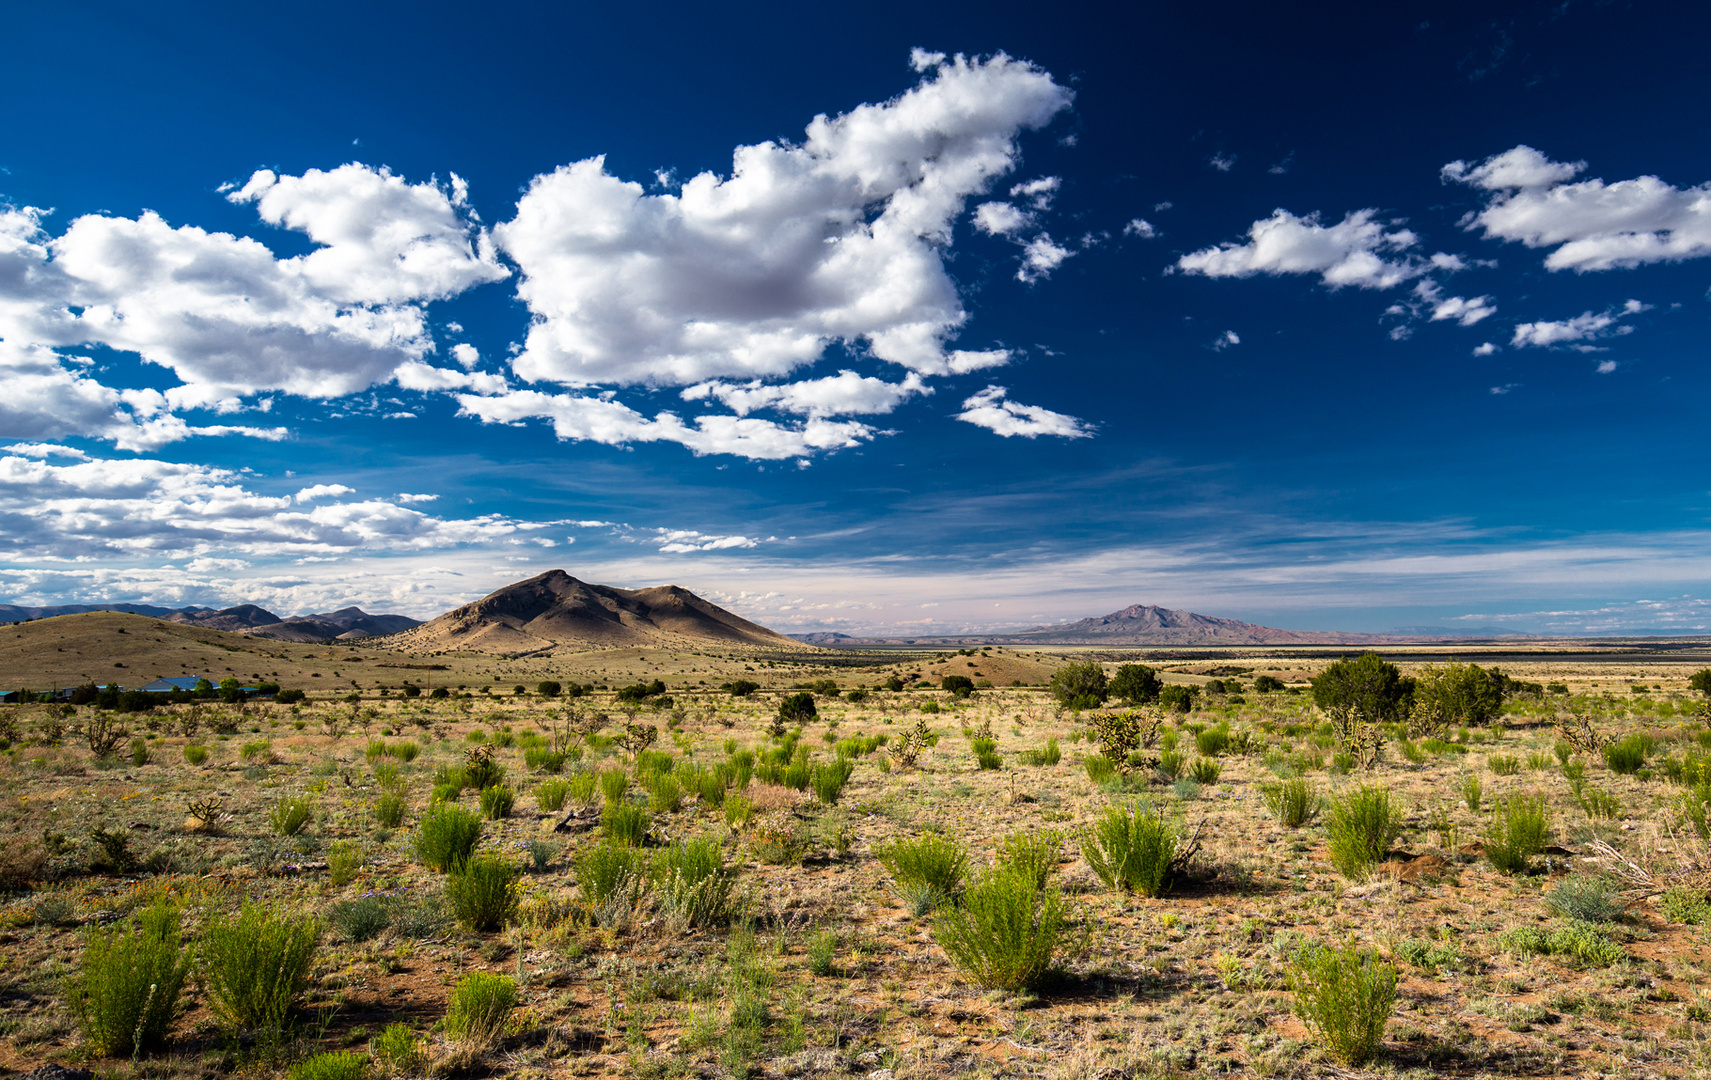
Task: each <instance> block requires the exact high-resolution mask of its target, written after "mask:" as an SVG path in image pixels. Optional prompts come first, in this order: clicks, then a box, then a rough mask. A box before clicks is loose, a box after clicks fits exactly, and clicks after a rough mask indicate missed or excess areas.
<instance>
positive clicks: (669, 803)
mask: <svg viewBox="0 0 1711 1080" xmlns="http://www.w3.org/2000/svg"><path fill="white" fill-rule="evenodd" d="M647 787H648V807H649V809H651V810H653V811H654V812H655V813H660V814H675V813H676V812H677V811H679V810H681V809H683V786H682V785H681V784H679V783H678V782H677V778H676V777H675V776H671V775H669V774H667V773H658V774H655V775H652V776H649V777H648V784H647Z"/></svg>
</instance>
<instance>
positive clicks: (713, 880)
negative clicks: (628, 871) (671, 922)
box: [654, 838, 736, 926]
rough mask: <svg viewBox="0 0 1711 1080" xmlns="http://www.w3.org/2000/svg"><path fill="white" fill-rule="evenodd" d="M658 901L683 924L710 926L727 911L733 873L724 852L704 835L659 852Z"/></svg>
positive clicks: (655, 868) (725, 914)
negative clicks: (726, 862) (726, 863)
mask: <svg viewBox="0 0 1711 1080" xmlns="http://www.w3.org/2000/svg"><path fill="white" fill-rule="evenodd" d="M654 876H655V878H656V880H657V882H658V888H659V897H660V902H661V903H662V904H663V905H664V907H665V909H666V911H667V912H669V913H670V914H671V915H672V917H673V918H675V919H677V920H678V921H679V922H680V923H682V924H684V925H686V926H711V925H713V924H715V923H718V922H722V921H723V920H724V919H725V918H726V917H727V916H728V915H729V914H730V901H731V888H732V886H733V885H734V884H735V883H736V873H735V871H733V870H730V869H728V868H727V867H726V866H725V853H724V850H723V849H721V848H720V847H719V845H718V843H717V842H716V841H713V840H709V839H706V838H698V839H695V840H688V841H683V842H680V843H676V844H673V845H671V846H670V847H668V848H666V849H665V850H663V851H661V852H660V853H659V858H658V860H657V861H656V863H655V864H654Z"/></svg>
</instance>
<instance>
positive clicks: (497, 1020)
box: [445, 971, 517, 1045]
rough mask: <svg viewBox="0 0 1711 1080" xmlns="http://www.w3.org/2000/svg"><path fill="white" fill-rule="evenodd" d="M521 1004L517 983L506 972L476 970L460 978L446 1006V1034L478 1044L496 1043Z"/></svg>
mask: <svg viewBox="0 0 1711 1080" xmlns="http://www.w3.org/2000/svg"><path fill="white" fill-rule="evenodd" d="M516 1007H517V984H516V983H515V982H514V981H512V980H511V979H509V978H507V977H506V976H504V975H493V974H489V973H488V972H485V971H475V972H471V973H470V974H468V975H465V976H464V977H463V978H461V979H459V980H458V981H457V986H455V987H454V988H453V989H452V993H451V1000H450V1001H449V1002H448V1003H447V1007H446V1021H445V1026H446V1034H448V1035H450V1036H451V1037H452V1038H454V1039H462V1040H463V1041H465V1042H469V1043H475V1044H477V1045H481V1044H486V1043H489V1042H492V1041H493V1040H494V1039H495V1038H497V1037H498V1036H499V1035H500V1034H501V1033H503V1032H504V1030H505V1020H506V1018H508V1017H509V1016H510V1015H511V1010H512V1009H514V1008H516Z"/></svg>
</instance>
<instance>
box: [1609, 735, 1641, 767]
mask: <svg viewBox="0 0 1711 1080" xmlns="http://www.w3.org/2000/svg"><path fill="white" fill-rule="evenodd" d="M1650 749H1651V748H1650V746H1649V745H1648V742H1647V740H1644V739H1642V738H1640V737H1639V736H1636V735H1630V736H1628V737H1627V738H1625V739H1622V740H1621V741H1619V742H1613V743H1609V744H1607V745H1606V746H1605V747H1604V764H1606V765H1608V766H1610V771H1611V772H1613V773H1617V774H1619V775H1621V776H1632V775H1633V774H1634V773H1637V772H1639V771H1640V770H1641V769H1643V768H1645V766H1646V755H1647V753H1648V752H1649V750H1650Z"/></svg>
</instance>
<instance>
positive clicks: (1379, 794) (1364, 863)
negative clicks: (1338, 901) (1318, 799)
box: [1325, 785, 1402, 881]
mask: <svg viewBox="0 0 1711 1080" xmlns="http://www.w3.org/2000/svg"><path fill="white" fill-rule="evenodd" d="M1325 835H1326V839H1327V841H1328V846H1329V848H1330V853H1331V862H1332V864H1333V865H1335V866H1336V868H1337V871H1338V873H1340V874H1342V875H1343V876H1344V877H1346V878H1349V879H1351V880H1357V881H1358V880H1360V879H1363V878H1365V877H1366V875H1367V874H1368V873H1369V872H1370V871H1371V870H1372V868H1373V867H1374V866H1376V865H1377V864H1378V863H1381V862H1383V861H1384V856H1385V854H1386V853H1388V852H1389V851H1390V845H1392V844H1394V843H1395V842H1396V838H1397V837H1398V836H1401V835H1402V815H1401V812H1400V809H1399V808H1397V807H1395V806H1393V805H1392V803H1391V801H1390V791H1389V789H1387V788H1381V787H1377V786H1372V785H1362V786H1361V787H1358V788H1355V789H1354V790H1353V791H1351V792H1349V793H1348V794H1347V795H1345V796H1343V797H1341V798H1334V799H1332V800H1331V803H1330V806H1329V808H1328V809H1327V811H1326V813H1325Z"/></svg>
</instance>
